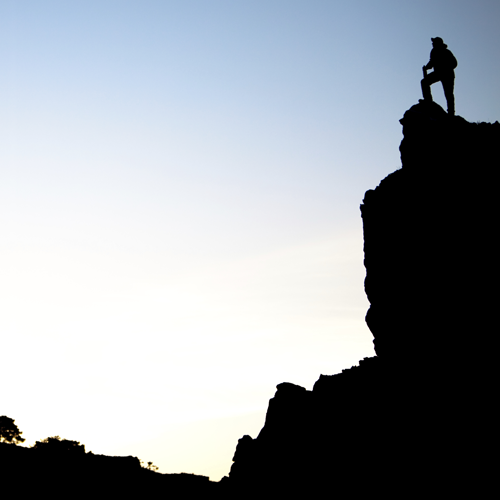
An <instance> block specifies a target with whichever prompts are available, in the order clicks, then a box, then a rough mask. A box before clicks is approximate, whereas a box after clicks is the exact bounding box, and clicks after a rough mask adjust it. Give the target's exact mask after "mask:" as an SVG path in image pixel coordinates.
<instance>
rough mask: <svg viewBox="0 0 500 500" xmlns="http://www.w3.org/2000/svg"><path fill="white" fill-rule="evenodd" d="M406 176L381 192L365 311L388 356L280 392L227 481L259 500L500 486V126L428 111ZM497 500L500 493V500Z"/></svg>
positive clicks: (364, 208)
mask: <svg viewBox="0 0 500 500" xmlns="http://www.w3.org/2000/svg"><path fill="white" fill-rule="evenodd" d="M401 123H402V125H403V134H404V139H403V141H402V143H401V147H400V151H401V159H402V168H401V169H399V170H397V171H396V172H394V173H392V174H390V175H389V176H388V177H386V178H385V179H384V180H382V181H381V183H380V185H379V186H378V187H377V188H376V189H374V190H369V191H368V192H367V193H366V195H365V199H364V200H363V204H362V205H361V213H362V218H363V229H364V252H365V260H364V263H365V267H366V281H365V289H366V294H367V296H368V299H369V301H370V304H371V305H370V309H369V311H368V313H367V316H366V321H367V324H368V326H369V328H370V330H371V332H372V333H373V335H374V345H375V351H376V354H377V356H376V357H373V358H365V359H364V360H362V361H360V363H359V366H354V367H352V368H350V369H347V370H343V371H342V373H340V374H336V375H331V376H324V375H321V376H320V378H319V380H318V381H317V382H316V384H315V385H314V387H313V390H312V391H307V390H305V389H304V388H302V387H298V386H295V385H293V384H280V385H278V387H277V389H278V390H277V392H276V395H275V397H274V398H273V399H271V401H270V403H269V409H268V412H267V416H266V422H265V425H264V428H263V429H262V430H261V432H260V434H259V435H258V436H257V437H256V438H255V439H252V438H251V437H250V436H244V437H243V438H242V439H240V441H239V442H238V446H237V448H236V453H235V455H234V459H233V460H234V463H233V466H232V468H231V471H230V474H229V477H228V478H227V480H226V484H227V486H228V487H229V488H231V489H232V491H233V493H234V495H236V496H238V495H241V494H243V493H244V492H247V493H248V492H252V494H254V495H259V497H260V498H262V497H265V498H272V497H276V498H284V497H285V495H289V496H291V497H295V498H298V497H300V496H304V497H307V498H323V497H329V498H330V497H331V498H361V497H364V496H367V495H370V496H374V497H375V496H381V497H383V498H387V497H389V498H404V499H406V498H413V497H418V496H420V497H425V498H437V497H444V498H451V497H453V496H458V495H459V494H460V497H464V496H465V497H469V498H483V497H486V496H489V495H491V494H492V493H488V492H489V491H491V492H494V491H497V490H498V485H497V482H496V470H495V469H496V458H494V457H493V456H492V454H491V451H492V450H495V449H496V447H497V445H498V437H497V436H498V431H497V423H498V416H499V415H498V413H499V410H498V409H497V404H496V399H497V394H498V381H499V378H498V361H497V359H498V347H499V340H498V333H497V332H498V326H497V324H496V316H497V310H498V306H497V301H498V297H499V293H498V290H497V286H498V278H499V271H498V266H497V264H496V254H497V251H496V247H497V240H496V237H497V235H496V233H497V230H496V229H497V227H498V215H499V209H498V195H497V190H498V182H497V179H498V171H499V152H498V148H499V146H500V124H499V123H498V122H496V123H494V124H488V123H469V122H467V121H466V120H464V119H463V118H460V117H454V118H450V117H448V115H447V114H446V113H445V112H444V110H443V109H442V108H440V107H439V106H438V105H437V104H430V105H428V104H425V103H420V104H417V105H415V106H413V107H412V108H411V109H409V110H408V111H407V112H406V113H405V115H404V117H403V119H402V120H401ZM493 494H494V493H493Z"/></svg>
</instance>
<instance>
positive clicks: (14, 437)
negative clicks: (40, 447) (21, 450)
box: [0, 415, 25, 444]
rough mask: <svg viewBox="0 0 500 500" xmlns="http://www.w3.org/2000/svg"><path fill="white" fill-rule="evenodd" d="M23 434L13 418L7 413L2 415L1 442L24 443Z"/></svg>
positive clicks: (0, 426) (0, 420) (0, 424)
mask: <svg viewBox="0 0 500 500" xmlns="http://www.w3.org/2000/svg"><path fill="white" fill-rule="evenodd" d="M21 434H22V432H21V431H20V430H19V428H18V427H17V425H16V424H15V423H14V420H13V419H12V418H9V417H7V416H5V415H3V416H2V417H0V442H6V443H14V444H18V443H22V442H24V441H25V439H24V438H22V437H21Z"/></svg>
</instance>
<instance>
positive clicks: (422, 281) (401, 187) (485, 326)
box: [361, 103, 500, 365]
mask: <svg viewBox="0 0 500 500" xmlns="http://www.w3.org/2000/svg"><path fill="white" fill-rule="evenodd" d="M401 123H402V125H403V134H404V139H403V141H402V142H401V146H400V151H401V160H402V168H401V169H400V170H397V171H396V172H394V173H392V174H391V175H389V176H388V177H386V178H385V179H384V180H383V181H382V182H381V183H380V185H379V186H378V187H377V188H376V189H375V190H373V191H372V190H370V191H368V192H367V193H366V194H365V199H364V201H363V205H361V213H362V217H363V228H364V250H365V267H366V280H365V291H366V294H367V297H368V300H369V301H370V303H371V307H370V309H369V311H368V313H367V315H366V322H367V324H368V326H369V328H370V330H371V332H372V333H373V336H374V338H375V340H374V344H375V352H376V353H377V356H380V357H383V358H387V359H392V360H394V361H397V360H398V359H404V362H405V363H408V360H409V359H410V358H412V359H413V360H415V361H416V362H419V360H420V361H423V360H425V362H426V363H427V364H429V363H430V364H432V365H436V364H438V365H441V364H443V363H445V364H447V363H449V362H451V361H456V362H458V363H459V364H461V363H462V362H463V357H465V358H468V359H469V362H472V363H474V358H478V359H481V360H484V349H485V346H489V347H490V348H491V347H493V346H495V347H496V343H497V341H496V339H495V337H496V336H495V335H494V334H493V330H492V329H491V328H492V327H493V325H494V323H493V316H494V315H495V309H496V308H495V307H494V306H495V302H496V301H497V298H498V292H496V290H495V288H496V287H495V283H496V282H497V279H498V269H497V266H496V265H495V261H496V259H495V253H496V246H497V244H496V234H495V233H496V230H495V228H496V227H497V215H498V207H497V196H498V195H497V190H498V184H497V178H498V172H499V169H498V167H499V153H498V151H497V150H498V146H499V145H500V124H498V122H497V123H495V124H493V125H491V124H486V123H483V124H471V123H468V122H466V121H465V120H463V119H461V118H459V117H457V118H455V119H451V120H450V119H449V118H448V115H447V114H446V113H445V112H444V110H442V109H441V108H440V107H439V106H438V105H437V104H433V103H432V104H431V105H425V104H424V103H421V104H418V105H416V106H413V107H412V108H411V109H409V110H408V111H407V112H406V113H405V115H404V117H403V119H402V120H401Z"/></svg>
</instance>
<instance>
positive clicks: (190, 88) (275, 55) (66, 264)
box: [0, 0, 500, 481]
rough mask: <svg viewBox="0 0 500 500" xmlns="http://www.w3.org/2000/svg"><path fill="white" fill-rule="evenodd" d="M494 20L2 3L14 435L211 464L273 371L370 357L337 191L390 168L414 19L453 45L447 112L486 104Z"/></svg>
mask: <svg viewBox="0 0 500 500" xmlns="http://www.w3.org/2000/svg"><path fill="white" fill-rule="evenodd" d="M499 15H500V4H499V3H498V2H494V1H487V0H482V1H474V2H472V1H467V0H458V1H451V0H450V1H445V0H434V1H432V2H431V1H430V0H422V1H420V2H417V3H416V2H407V1H401V0H383V1H380V2H370V1H368V0H351V1H349V2H342V1H341V2H330V1H328V0H309V1H307V2H306V1H303V0H286V1H285V0H266V1H262V0H252V1H249V0H248V1H246V0H242V1H241V2H232V1H229V0H213V1H211V2H204V1H201V0H182V1H180V0H172V1H160V0H141V1H140V2H139V1H136V0H120V1H118V0H99V1H96V0H86V1H82V0H80V1H74V2H65V1H63V0H44V2H36V1H34V0H22V1H13V0H12V1H8V0H5V1H3V2H1V3H0V42H1V43H0V60H1V62H2V67H3V68H4V71H3V72H2V74H3V77H2V79H0V92H1V95H2V99H0V131H1V134H0V175H1V177H0V179H1V182H0V231H1V234H2V240H1V243H0V255H1V260H0V276H1V280H0V304H1V314H0V331H1V332H2V341H3V342H2V345H3V356H2V366H1V368H0V375H1V380H2V381H3V386H4V393H3V395H2V400H1V402H0V415H7V416H9V417H11V418H13V419H15V421H16V424H17V425H18V426H19V428H20V429H21V431H23V437H25V438H26V443H25V445H31V444H33V443H34V442H35V441H36V440H41V439H44V438H46V437H48V436H53V435H59V436H61V437H63V438H66V439H74V440H77V441H80V442H81V443H83V444H85V446H86V449H87V451H93V452H94V453H102V454H107V455H133V456H137V457H139V458H140V459H141V460H143V461H144V462H148V461H153V463H154V464H155V465H157V466H159V468H160V472H163V473H174V472H191V473H195V474H202V475H207V476H210V478H211V479H212V480H215V481H217V480H219V479H220V478H221V477H222V476H224V475H227V474H228V473H229V469H230V466H231V459H232V456H233V454H234V450H235V448H236V444H237V441H238V439H239V438H240V437H242V436H243V435H244V434H249V435H251V436H252V437H256V436H257V434H258V432H259V431H260V429H261V428H262V425H263V423H264V419H265V412H266V409H267V405H268V401H269V399H270V398H272V397H273V396H274V393H275V390H276V385H277V384H279V383H281V382H285V381H286V382H292V383H295V384H298V385H302V386H303V387H306V388H307V389H309V390H310V389H312V387H313V385H314V382H315V381H316V380H317V379H318V378H319V376H320V374H333V373H338V372H340V371H341V370H342V369H345V368H349V367H351V366H352V365H355V364H357V363H358V361H359V360H360V359H362V358H364V357H368V356H373V355H374V351H373V343H372V335H371V333H370V332H369V330H368V328H367V326H366V324H365V322H364V316H365V314H366V311H367V309H368V306H369V303H368V301H367V299H366V296H365V294H364V289H363V280H364V276H365V270H364V267H363V235H362V222H361V217H360V211H359V205H360V203H361V202H362V199H363V195H364V193H365V191H367V190H368V189H373V188H375V187H376V186H377V185H378V183H379V182H380V180H381V179H383V178H384V177H386V176H387V175H388V174H389V173H391V172H393V171H394V170H396V169H398V168H399V167H400V164H401V163H400V157H399V150H398V147H399V143H400V141H401V138H402V135H401V125H400V124H399V119H400V118H401V117H402V115H403V113H404V112H405V111H406V110H407V109H408V108H409V107H411V106H412V105H414V104H416V103H417V102H418V99H419V98H421V91H420V79H421V77H422V69H421V68H422V66H423V65H424V64H426V63H427V61H428V58H429V52H430V50H431V42H430V38H431V37H435V36H441V37H442V38H443V39H444V41H445V43H447V44H448V46H449V48H450V49H451V50H452V51H453V53H454V54H455V56H456V57H457V59H458V68H457V70H456V83H455V97H456V112H457V114H458V115H461V116H463V117H464V118H466V119H467V120H469V121H471V122H474V121H488V122H494V121H496V120H498V119H499V117H500V101H499V99H498V88H499V83H500V71H499V65H498V62H497V59H498V57H497V52H498V47H499V46H500V44H499V42H500V35H499V32H498V28H497V21H498V18H499ZM432 92H433V95H434V98H435V101H436V102H438V103H439V104H440V105H442V106H443V107H444V108H445V109H446V103H445V100H444V95H443V90H442V87H441V86H440V84H436V85H434V86H433V87H432ZM367 425H369V421H367Z"/></svg>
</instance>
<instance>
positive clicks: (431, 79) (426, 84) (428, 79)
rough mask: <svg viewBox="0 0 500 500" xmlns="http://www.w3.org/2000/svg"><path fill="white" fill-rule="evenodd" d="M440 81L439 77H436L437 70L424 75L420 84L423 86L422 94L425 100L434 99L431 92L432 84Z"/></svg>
mask: <svg viewBox="0 0 500 500" xmlns="http://www.w3.org/2000/svg"><path fill="white" fill-rule="evenodd" d="M438 81H439V78H438V77H436V72H435V71H433V72H432V73H430V74H429V75H427V76H424V78H423V79H422V81H421V82H420V85H421V87H422V96H423V98H424V101H432V93H431V85H432V84H433V83H436V82H438Z"/></svg>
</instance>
